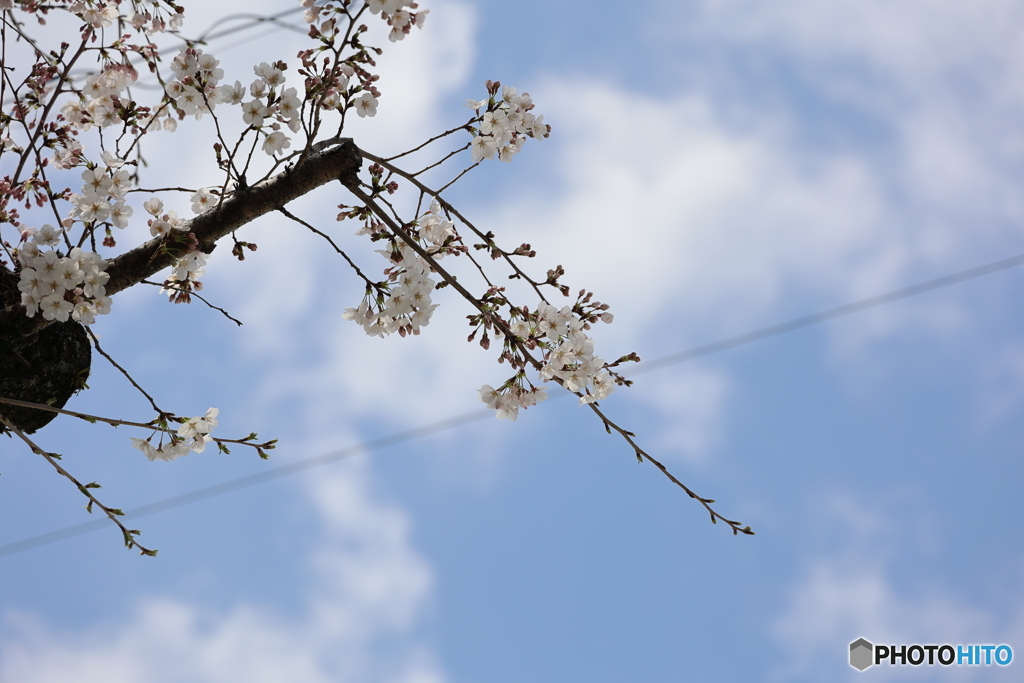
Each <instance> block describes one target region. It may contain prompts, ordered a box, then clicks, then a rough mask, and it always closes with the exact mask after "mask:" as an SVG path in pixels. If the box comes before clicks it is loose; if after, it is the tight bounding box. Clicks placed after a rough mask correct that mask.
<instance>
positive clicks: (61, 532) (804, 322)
mask: <svg viewBox="0 0 1024 683" xmlns="http://www.w3.org/2000/svg"><path fill="white" fill-rule="evenodd" d="M1022 264H1024V254H1020V255H1019V256H1014V257H1012V258H1008V259H1002V260H1000V261H994V262H992V263H987V264H985V265H983V266H978V267H976V268H970V269H968V270H963V271H960V272H958V273H953V274H951V275H946V276H943V277H939V278H935V279H934V280H928V281H926V282H922V283H920V284H916V285H911V286H909V287H904V288H902V289H897V290H894V291H892V292H888V293H886V294H879V295H878V296H873V297H868V298H867V299H861V300H859V301H854V302H853V303H849V304H844V305H842V306H836V307H834V308H828V309H825V310H824V311H819V312H817V313H812V314H811V315H805V316H801V317H799V318H793V319H792V320H788V321H786V322H782V323H778V324H775V325H769V326H768V327H762V328H760V329H757V330H752V331H750V332H747V333H746V334H741V335H737V336H734V337H727V338H725V339H721V340H719V341H715V342H711V343H709V344H702V345H701V346H696V347H694V348H692V349H688V350H686V351H680V352H678V353H673V354H669V355H667V356H662V357H660V358H655V359H654V360H651V361H646V362H645V363H644V364H642V365H640V366H638V367H637V369H636V370H634V371H633V372H632V373H630V374H631V375H639V374H642V373H645V372H652V371H654V370H660V369H662V368H665V367H667V366H669V365H676V364H678V363H685V362H687V361H691V360H696V359H697V358H703V357H705V356H710V355H712V354H715V353H721V352H722V351H728V350H730V349H734V348H737V347H739V346H745V345H747V344H753V343H754V342H758V341H761V340H763V339H768V338H769V337H777V336H779V335H782V334H786V333H788V332H793V331H795V330H799V329H803V328H805V327H810V326H812V325H818V324H820V323H823V322H827V321H829V320H834V319H836V318H841V317H843V316H847V315H853V314H854V313H860V312H862V311H866V310H868V309H870V308H877V307H879V306H884V305H886V304H890V303H893V302H895V301H900V300H902V299H908V298H910V297H913V296H918V295H919V294H925V293H927V292H932V291H935V290H937V289H942V288H944V287H950V286H952V285H956V284H960V283H961V282H966V281H968V280H974V279H976V278H979V277H983V276H985V275H991V274H993V273H998V272H1000V271H1003V270H1008V269H1010V268H1015V267H1017V266H1020V265H1022ZM565 395H568V394H565ZM560 396H562V394H558V395H556V396H555V397H554V398H559V397H560ZM491 416H492V413H491V411H489V410H476V411H473V412H471V413H463V414H462V415H457V416H454V417H450V418H447V419H444V420H440V421H438V422H434V423H431V424H429V425H424V426H422V427H416V428H414V429H407V430H404V431H401V432H396V433H394V434H390V435H388V436H382V437H380V438H377V439H371V440H369V441H365V442H363V443H359V444H355V445H353V446H349V447H348V448H343V449H340V450H337V451H333V452H331V453H326V454H324V455H318V456H314V457H312V458H306V459H304V460H299V461H296V462H293V463H288V464H285V465H279V466H278V467H275V468H273V469H270V470H266V471H264V472H259V473H257V474H250V475H247V476H244V477H238V478H237V479H232V480H230V481H226V482H224V483H221V484H215V485H213V486H207V487H205V488H201V489H198V490H195V491H191V492H189V493H183V494H181V495H178V496H172V497H171V498H165V499H163V500H160V501H156V502H154V503H149V504H148V505H143V506H141V507H137V508H135V509H133V510H129V511H127V512H126V513H125V515H124V519H126V520H130V519H137V518H140V517H146V516H148V515H154V514H156V513H158V512H164V511H165V510H172V509H174V508H179V507H183V506H185V505H190V504H192V503H197V502H199V501H202V500H208V499H210V498H216V497H218V496H222V495H225V494H227V493H232V492H234V491H239V490H241V489H245V488H249V487H250V486H256V485H257V484H262V483H264V482H268V481H273V480H275V479H281V478H282V477H287V476H291V475H293V474H298V473H299V472H305V471H306V470H310V469H313V468H315V467H320V466H322V465H327V464H329V463H332V462H337V461H339V460H344V459H346V458H351V457H353V456H355V455H360V454H363V453H372V452H374V451H379V450H382V449H384V448H387V447H389V446H396V445H398V444H401V443H406V442H408V441H413V440H415V439H419V438H422V437H424V436H430V435H431V434H437V433H439V432H444V431H448V430H449V429H455V428H457V427H462V426H464V425H467V424H470V423H472V422H479V421H481V420H483V419H484V418H489V417H491ZM109 526H110V522H109V520H107V519H106V518H102V519H94V520H91V521H88V522H83V523H81V524H75V525H73V526H69V527H65V528H63V529H57V530H55V531H50V532H47V533H44V534H39V535H37V536H32V537H29V538H26V539H23V540H21V541H15V542H14V543H8V544H7V545H3V546H0V557H6V556H8V555H14V554H17V553H21V552H24V551H26V550H31V549H33V548H38V547H40V546H44V545H49V544H51V543H57V542H58V541H63V540H65V539H68V538H74V537H75V536H81V535H83V534H87V533H89V532H91V531H96V530H97V529H101V528H105V527H109Z"/></svg>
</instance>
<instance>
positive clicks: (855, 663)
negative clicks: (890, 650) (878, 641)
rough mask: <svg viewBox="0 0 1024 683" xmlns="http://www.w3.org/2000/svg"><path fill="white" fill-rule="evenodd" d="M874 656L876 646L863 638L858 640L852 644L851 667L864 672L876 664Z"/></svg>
mask: <svg viewBox="0 0 1024 683" xmlns="http://www.w3.org/2000/svg"><path fill="white" fill-rule="evenodd" d="M874 654H875V646H874V645H872V644H871V643H869V642H868V641H866V640H864V639H863V638H858V639H857V640H855V641H853V642H852V643H850V666H852V667H853V668H854V669H856V670H857V671H863V670H864V669H866V668H868V667H869V666H871V665H872V664H873V663H874V662H873V661H872V660H873V659H874Z"/></svg>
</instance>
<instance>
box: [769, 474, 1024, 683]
mask: <svg viewBox="0 0 1024 683" xmlns="http://www.w3.org/2000/svg"><path fill="white" fill-rule="evenodd" d="M833 493H834V492H833ZM820 500H824V501H827V502H824V503H822V504H821V505H820V506H819V508H818V511H817V512H816V514H818V515H819V516H820V523H821V525H823V527H824V528H825V529H827V531H822V532H820V533H826V534H827V538H828V539H829V541H831V540H834V539H841V540H840V541H839V543H838V547H836V548H832V549H829V548H827V547H823V546H827V545H828V542H826V543H821V544H816V545H809V546H807V547H808V553H807V555H806V556H805V557H804V558H803V562H802V564H803V568H802V570H801V571H800V572H799V576H798V577H797V578H796V580H795V581H794V582H793V583H792V585H791V587H790V589H789V591H788V597H787V600H786V606H785V608H784V610H783V612H782V613H781V614H780V615H779V617H778V618H777V619H776V620H775V622H774V624H772V625H771V629H772V635H773V636H774V638H775V640H776V641H777V642H778V643H779V646H780V647H779V649H778V652H779V653H780V655H781V656H780V657H779V658H778V662H779V663H778V665H777V669H776V670H775V671H774V678H776V679H777V680H804V679H805V678H806V679H808V680H820V678H821V675H822V674H823V673H824V672H828V675H829V677H830V678H831V679H833V680H835V679H836V677H837V676H839V677H842V676H844V675H845V676H848V677H849V680H851V681H852V680H859V679H857V678H856V677H857V676H858V675H861V676H862V675H863V674H859V672H856V671H854V670H853V669H851V668H849V667H848V666H847V660H846V657H847V648H848V646H849V643H851V642H853V641H854V640H856V639H857V638H862V637H863V638H867V639H868V640H869V641H871V642H873V643H881V644H901V643H906V644H914V643H919V644H929V643H937V644H943V643H952V644H954V645H955V644H964V643H978V644H983V643H997V644H998V643H1010V644H1014V643H1016V642H1018V641H1019V634H1020V633H1021V624H1022V623H1024V602H1020V601H1017V602H1013V601H1011V602H1010V603H1009V604H1007V605H1000V606H999V607H1000V611H1008V612H1010V613H1011V614H1012V617H1011V620H1010V622H1009V623H999V622H998V621H997V619H996V617H995V614H994V612H993V610H992V609H991V608H990V607H987V606H985V605H981V604H979V603H978V602H977V601H974V602H972V601H971V599H970V598H969V597H968V596H966V595H963V594H961V592H960V591H959V590H957V588H956V587H949V586H944V585H929V584H927V583H926V582H924V581H922V580H920V579H915V580H913V581H910V582H908V581H907V580H905V579H904V580H898V579H896V578H895V577H894V576H893V573H892V568H891V565H892V564H893V562H894V560H895V559H896V558H897V557H898V556H899V555H900V554H902V553H903V552H904V551H905V550H906V549H907V548H908V547H914V546H915V545H918V544H920V543H922V542H923V543H925V544H926V545H927V544H928V543H930V541H929V540H928V539H927V538H923V539H922V536H924V537H927V536H928V535H929V534H928V533H927V532H925V533H924V534H920V532H921V529H920V526H919V525H916V524H910V525H904V526H902V527H900V526H897V525H894V524H892V521H891V520H892V518H893V517H894V516H897V515H895V513H894V512H893V510H891V509H888V510H882V511H871V510H869V509H867V508H866V507H864V506H863V504H861V503H859V502H856V501H853V500H851V499H849V498H848V497H846V496H843V495H832V496H829V497H827V498H826V497H824V496H822V497H820ZM888 507H892V506H891V505H890V506H888ZM911 528H913V529H914V532H911V531H910V529H911ZM911 533H914V536H913V537H910V534H911ZM916 575H917V576H921V573H920V572H917V573H916ZM871 673H872V675H873V676H876V677H881V678H882V679H884V680H904V679H905V677H906V676H908V675H909V676H916V677H917V678H915V680H918V679H921V680H966V678H965V677H967V678H970V680H978V679H977V678H975V676H977V675H979V673H981V674H984V675H986V676H995V678H993V679H991V680H1002V679H1001V678H1000V677H999V676H1001V675H1003V674H1005V672H1003V671H992V670H989V671H985V672H979V671H978V670H964V669H959V668H956V667H951V668H949V669H947V668H945V667H920V668H915V670H913V671H911V670H910V669H892V670H889V669H887V668H881V669H873V670H872V672H871ZM982 680H990V679H989V678H982Z"/></svg>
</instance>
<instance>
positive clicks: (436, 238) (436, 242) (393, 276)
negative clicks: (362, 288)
mask: <svg viewBox="0 0 1024 683" xmlns="http://www.w3.org/2000/svg"><path fill="white" fill-rule="evenodd" d="M372 170H373V169H371V171H372ZM409 231H410V234H411V235H412V236H414V237H418V238H419V242H420V244H421V246H422V247H423V249H424V251H426V252H427V253H428V254H430V255H431V256H432V257H433V258H435V259H440V258H443V257H444V255H445V254H458V253H460V252H461V250H462V248H461V247H460V246H458V245H454V244H453V242H454V241H455V239H456V237H457V235H456V232H455V225H454V224H453V223H452V222H451V221H450V220H448V219H447V218H446V217H445V216H444V214H443V212H442V210H441V205H440V203H439V202H438V201H437V200H436V199H435V200H433V201H432V202H431V204H430V210H428V211H427V212H426V213H425V214H423V216H421V217H420V218H419V220H418V221H416V223H415V224H414V225H412V226H410V227H409ZM356 234H357V235H369V236H370V237H371V239H374V240H381V239H388V240H389V246H390V248H389V249H379V250H377V253H378V254H381V255H382V256H384V258H386V259H387V260H388V261H389V262H390V263H391V264H392V266H391V267H390V268H389V269H388V270H386V271H385V274H386V275H388V277H389V280H390V282H391V284H390V286H389V287H388V289H387V296H386V297H385V296H384V293H383V292H378V296H377V297H376V298H373V297H371V296H370V292H367V296H366V297H364V299H363V302H362V303H361V304H360V305H359V307H358V308H348V309H346V310H345V312H344V313H343V314H342V317H343V318H344V319H345V320H352V321H355V322H357V323H359V324H360V325H362V326H363V329H364V330H365V331H366V333H367V334H368V335H370V336H372V337H383V336H385V335H388V334H391V333H393V332H398V333H399V334H401V335H402V336H403V337H404V336H405V335H406V334H419V333H420V328H421V327H425V326H426V325H427V324H429V323H430V317H431V315H433V313H434V309H435V308H437V304H435V303H433V302H432V301H431V298H430V295H431V293H432V292H433V291H434V289H435V288H436V286H437V285H436V283H435V282H434V280H433V279H432V278H431V277H430V264H429V263H427V261H426V260H425V259H424V258H423V257H422V256H420V255H419V254H418V253H417V252H416V251H415V250H414V249H413V248H412V247H410V246H409V245H408V244H406V243H404V242H399V241H397V240H396V239H395V238H394V237H393V236H385V235H386V233H384V232H382V227H381V226H380V224H377V223H373V222H369V223H366V224H364V225H363V227H362V228H360V229H359V231H357V232H356Z"/></svg>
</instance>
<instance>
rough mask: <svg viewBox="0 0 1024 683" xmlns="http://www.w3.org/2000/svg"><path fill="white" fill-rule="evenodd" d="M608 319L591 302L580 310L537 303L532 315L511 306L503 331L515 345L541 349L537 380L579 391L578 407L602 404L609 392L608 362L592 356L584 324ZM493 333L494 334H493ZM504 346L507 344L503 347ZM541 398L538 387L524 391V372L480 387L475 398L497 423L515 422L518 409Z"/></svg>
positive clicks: (609, 319)
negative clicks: (477, 397) (554, 381)
mask: <svg viewBox="0 0 1024 683" xmlns="http://www.w3.org/2000/svg"><path fill="white" fill-rule="evenodd" d="M584 301H587V299H584ZM588 308H589V310H588ZM574 309H577V310H574ZM577 311H578V312H577ZM612 319H613V317H612V314H611V313H608V312H607V304H601V303H597V302H595V303H593V304H589V306H584V305H581V304H580V303H577V305H576V306H575V307H569V306H564V307H562V308H556V307H555V306H552V305H551V304H549V303H548V302H546V301H542V302H541V303H540V304H539V305H538V306H537V308H536V310H534V311H532V312H531V311H529V310H525V309H516V308H513V309H512V320H511V322H510V323H509V325H508V331H509V332H510V333H511V334H512V335H513V337H514V338H515V342H516V343H522V344H524V345H526V346H527V347H528V348H541V349H543V350H544V357H543V364H542V365H541V367H540V376H541V377H542V378H543V379H544V381H550V380H556V381H558V382H559V383H561V384H562V386H564V387H565V388H566V389H568V390H569V391H572V392H574V393H579V392H582V396H580V404H581V405H583V404H586V403H594V402H596V401H600V400H603V399H604V398H606V397H607V396H608V395H609V394H611V393H612V392H613V391H614V390H615V384H616V382H615V379H614V378H613V377H612V375H611V373H610V372H608V369H607V368H608V364H607V363H605V361H604V360H602V359H601V358H599V357H598V356H595V355H594V342H593V340H592V339H591V338H590V337H589V336H587V334H586V333H585V330H587V329H589V327H590V322H593V321H596V320H601V321H602V322H605V323H610V322H612ZM495 334H496V335H497V336H500V332H499V331H497V330H496V331H495ZM509 346H510V344H509V343H508V341H507V342H506V349H507V348H508V347H509ZM511 346H514V343H513V344H511ZM510 354H511V355H512V356H513V357H514V356H515V355H516V354H515V352H509V351H506V353H505V354H504V356H503V357H506V358H508V357H509V356H510ZM512 360H513V361H514V363H513V364H516V365H521V364H522V363H521V362H516V361H515V359H514V358H513V359H512ZM546 398H547V394H546V393H544V388H543V387H535V386H532V385H531V386H530V387H529V388H527V387H526V374H525V372H524V371H520V372H518V373H517V374H516V375H515V376H513V377H512V378H511V379H509V380H508V381H507V382H505V384H503V385H502V386H501V387H500V388H498V389H495V388H494V387H492V386H491V385H490V384H485V385H483V387H481V388H480V400H481V401H483V403H484V404H486V405H487V407H488V408H490V409H492V410H495V411H497V412H496V414H497V417H498V419H501V420H515V419H516V418H517V417H518V416H519V409H520V408H522V409H526V408H529V407H531V406H533V405H536V404H537V403H538V402H540V401H543V400H545V399H546Z"/></svg>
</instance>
